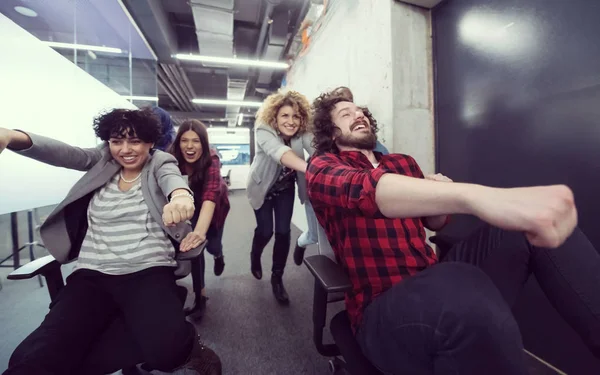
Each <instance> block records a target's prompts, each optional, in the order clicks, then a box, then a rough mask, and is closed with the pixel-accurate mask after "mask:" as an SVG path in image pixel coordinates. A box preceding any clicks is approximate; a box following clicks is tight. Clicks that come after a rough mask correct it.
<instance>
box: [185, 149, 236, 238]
mask: <svg viewBox="0 0 600 375" xmlns="http://www.w3.org/2000/svg"><path fill="white" fill-rule="evenodd" d="M210 156H211V158H212V163H211V165H210V167H208V172H207V173H206V181H204V188H203V189H202V191H194V196H195V199H196V202H195V206H196V209H195V212H194V217H193V218H192V225H193V226H194V227H196V223H197V222H198V216H199V215H200V208H202V202H204V201H211V202H215V212H214V214H213V218H212V221H211V223H210V225H211V226H214V227H215V228H216V229H221V228H223V226H224V225H225V219H226V218H227V214H228V213H229V197H228V195H227V190H228V188H227V184H226V183H225V180H223V177H221V161H220V160H219V156H218V155H217V152H216V151H215V150H213V149H211V150H210Z"/></svg>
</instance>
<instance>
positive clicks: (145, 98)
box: [121, 95, 158, 102]
mask: <svg viewBox="0 0 600 375" xmlns="http://www.w3.org/2000/svg"><path fill="white" fill-rule="evenodd" d="M121 96H122V97H123V98H125V99H127V100H144V101H148V102H157V101H158V98H157V97H156V96H129V95H121Z"/></svg>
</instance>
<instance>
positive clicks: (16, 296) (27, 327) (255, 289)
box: [0, 192, 342, 374]
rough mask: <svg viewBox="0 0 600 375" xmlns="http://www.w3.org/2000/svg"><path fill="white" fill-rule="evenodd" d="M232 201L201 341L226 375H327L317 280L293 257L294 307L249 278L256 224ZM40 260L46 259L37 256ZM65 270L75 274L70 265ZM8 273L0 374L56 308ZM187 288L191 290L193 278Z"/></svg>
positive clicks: (1, 305)
mask: <svg viewBox="0 0 600 375" xmlns="http://www.w3.org/2000/svg"><path fill="white" fill-rule="evenodd" d="M230 199H231V211H230V213H229V217H228V219H227V222H226V227H225V235H224V238H223V245H224V253H225V261H226V266H225V272H224V273H223V275H221V276H220V277H216V276H214V274H213V273H212V266H213V263H212V260H211V259H208V260H207V295H208V296H209V298H210V300H209V301H208V308H207V313H206V316H205V318H204V320H203V321H202V322H201V323H200V324H199V325H198V329H199V331H200V332H201V336H202V338H203V339H204V341H205V342H206V343H207V344H208V345H209V346H210V347H212V348H214V350H215V351H216V352H217V353H218V354H219V355H220V356H221V359H222V361H223V364H224V374H327V373H328V369H327V358H324V357H321V356H320V355H319V354H318V353H317V352H316V350H315V349H314V346H313V343H312V336H311V335H312V317H311V314H312V288H313V280H312V276H311V275H310V273H309V272H308V270H307V269H306V268H305V266H301V267H298V266H296V265H295V264H294V263H293V261H292V259H291V252H290V258H289V260H288V266H287V268H286V274H285V277H284V282H285V285H286V287H287V290H288V293H289V295H290V300H291V304H290V306H289V307H282V306H280V305H278V304H277V303H276V301H275V300H274V298H273V295H272V293H271V285H270V283H269V277H268V272H265V274H266V275H267V277H265V278H263V280H260V281H259V280H256V279H254V278H253V277H252V276H251V275H250V272H249V267H250V266H249V251H250V242H251V239H252V233H253V229H254V225H255V221H254V214H253V212H252V209H251V208H250V206H249V204H248V201H247V200H246V198H245V195H244V194H243V193H242V192H234V193H232V195H231V196H230ZM23 222H25V221H23ZM4 224H6V222H5V223H4ZM2 227H3V228H2V229H3V230H2V233H3V234H4V233H7V232H6V231H5V230H6V227H5V225H2ZM22 229H25V228H22ZM299 234H300V232H299V231H298V230H297V229H296V228H294V229H293V230H292V238H293V239H295V238H296V237H297V236H298V235H299ZM4 240H5V238H3V239H2V241H4ZM9 240H10V239H9ZM271 249H272V243H271V244H269V245H268V246H267V248H266V250H265V254H264V255H263V268H264V269H265V270H269V269H270V266H271ZM316 251H317V249H316V247H315V246H313V247H312V248H311V247H309V249H308V250H307V254H308V255H310V254H314V253H316ZM25 255H26V254H24V255H23V256H25ZM39 255H43V253H42V252H41V251H38V256H39ZM63 268H67V270H65V271H67V273H68V267H63ZM8 272H10V269H7V268H4V269H0V273H1V277H2V278H1V280H2V284H3V289H2V290H1V291H0V337H2V340H0V372H2V371H4V370H5V369H6V366H7V363H8V358H9V356H10V353H11V352H12V351H13V349H14V348H15V346H16V345H18V343H19V342H20V341H21V340H22V339H23V338H24V337H25V336H26V335H27V334H28V333H29V332H31V331H32V330H33V329H34V328H35V327H37V326H38V325H39V323H40V322H41V321H42V319H43V317H44V315H45V314H46V312H47V308H48V303H49V297H48V293H47V291H46V289H45V288H40V286H39V284H38V281H37V280H23V281H10V280H6V275H7V274H8ZM181 283H182V284H183V285H186V286H187V287H188V290H190V291H191V279H189V278H186V279H183V280H182V281H181ZM191 298H192V297H191V296H190V298H189V299H188V301H191ZM336 308H337V310H339V309H341V308H342V306H340V305H337V306H334V309H336Z"/></svg>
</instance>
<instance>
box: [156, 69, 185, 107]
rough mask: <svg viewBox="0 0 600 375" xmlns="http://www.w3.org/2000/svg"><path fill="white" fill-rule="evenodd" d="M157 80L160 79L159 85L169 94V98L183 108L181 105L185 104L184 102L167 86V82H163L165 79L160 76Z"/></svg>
mask: <svg viewBox="0 0 600 375" xmlns="http://www.w3.org/2000/svg"><path fill="white" fill-rule="evenodd" d="M157 74H158V73H157ZM158 75H160V74H158ZM157 81H158V85H159V86H160V87H161V88H162V89H163V90H164V91H165V92H166V93H167V95H168V96H169V98H171V100H172V101H173V103H175V105H176V106H178V107H179V108H181V106H182V105H183V103H182V102H181V101H180V100H179V98H177V96H175V95H174V94H173V92H172V91H171V89H170V88H169V87H168V86H167V84H165V82H163V80H162V79H161V78H160V77H159V78H158V80H157Z"/></svg>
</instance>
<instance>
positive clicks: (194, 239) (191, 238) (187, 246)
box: [179, 232, 206, 253]
mask: <svg viewBox="0 0 600 375" xmlns="http://www.w3.org/2000/svg"><path fill="white" fill-rule="evenodd" d="M204 241H206V233H198V232H190V233H188V235H187V236H185V238H184V239H183V241H181V243H180V244H179V251H181V252H184V253H185V252H186V251H190V250H192V249H193V248H196V247H198V246H200V245H201V244H202V243H203V242H204Z"/></svg>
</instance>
